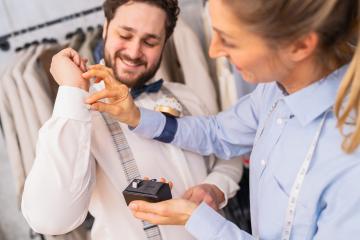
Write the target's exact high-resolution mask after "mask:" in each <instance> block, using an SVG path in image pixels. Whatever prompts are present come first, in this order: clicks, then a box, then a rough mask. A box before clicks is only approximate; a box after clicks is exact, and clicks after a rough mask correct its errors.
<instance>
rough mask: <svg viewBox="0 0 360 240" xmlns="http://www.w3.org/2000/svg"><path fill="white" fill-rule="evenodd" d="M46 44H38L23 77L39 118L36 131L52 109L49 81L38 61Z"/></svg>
mask: <svg viewBox="0 0 360 240" xmlns="http://www.w3.org/2000/svg"><path fill="white" fill-rule="evenodd" d="M47 48H48V46H46V45H40V46H38V47H37V49H36V51H35V52H34V54H33V55H32V57H31V58H30V60H29V61H28V64H27V65H26V68H25V71H24V74H23V77H24V79H26V81H25V83H26V84H27V87H28V89H29V91H30V95H31V97H32V101H33V102H34V105H35V112H36V114H37V116H38V118H39V123H40V126H37V131H38V130H39V128H40V127H41V125H42V124H44V123H45V122H46V121H47V120H48V119H49V118H50V116H51V112H52V109H53V102H52V100H51V97H50V95H49V92H50V83H49V79H48V78H47V76H46V74H45V72H44V70H43V68H42V67H41V66H40V64H39V62H38V60H37V59H38V57H39V56H40V54H41V53H42V52H43V51H44V50H46V49H47Z"/></svg>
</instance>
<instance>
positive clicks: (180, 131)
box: [133, 87, 262, 159]
mask: <svg viewBox="0 0 360 240" xmlns="http://www.w3.org/2000/svg"><path fill="white" fill-rule="evenodd" d="M261 95H262V87H258V88H257V89H256V90H255V91H254V92H253V93H252V94H250V95H247V96H245V97H243V98H241V99H240V100H239V101H238V102H237V103H236V105H235V106H234V107H232V108H230V109H229V110H227V111H225V112H221V113H219V114H218V115H215V116H209V117H183V118H179V119H177V124H176V127H177V131H171V129H170V130H169V129H164V127H165V126H170V127H171V126H172V125H173V124H166V118H165V116H163V115H162V114H161V113H156V112H152V111H150V110H145V109H141V120H140V123H139V126H138V127H137V128H135V129H134V130H133V131H134V132H135V133H137V134H139V135H141V136H143V137H147V138H157V137H159V136H160V135H161V134H162V133H163V132H164V131H165V132H174V133H175V136H174V140H173V141H172V142H171V143H172V144H174V145H176V146H178V147H180V148H182V149H185V150H189V151H193V152H196V153H199V154H201V155H210V154H215V155H217V156H218V157H220V158H222V159H229V158H232V157H234V156H240V155H243V154H245V153H248V152H250V151H251V149H252V145H253V142H254V139H255V135H256V130H257V127H258V114H259V111H260V110H259V108H260V104H261V99H262V97H261Z"/></svg>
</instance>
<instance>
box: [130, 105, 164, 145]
mask: <svg viewBox="0 0 360 240" xmlns="http://www.w3.org/2000/svg"><path fill="white" fill-rule="evenodd" d="M139 109H140V122H139V125H138V126H137V127H136V128H134V129H132V131H133V132H134V133H136V134H138V135H140V136H142V137H145V138H148V139H153V138H156V137H159V136H160V135H161V133H162V132H163V130H164V128H165V124H166V117H165V116H164V114H162V113H160V112H156V111H152V110H149V109H146V108H142V107H140V108H139Z"/></svg>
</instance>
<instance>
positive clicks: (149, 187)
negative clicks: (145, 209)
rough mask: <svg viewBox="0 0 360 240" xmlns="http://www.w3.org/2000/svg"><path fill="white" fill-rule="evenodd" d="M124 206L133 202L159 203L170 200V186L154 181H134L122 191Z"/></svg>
mask: <svg viewBox="0 0 360 240" xmlns="http://www.w3.org/2000/svg"><path fill="white" fill-rule="evenodd" d="M123 195H124V198H125V201H126V204H127V205H129V203H130V202H131V201H134V200H144V201H147V202H153V203H154V202H161V201H165V200H169V199H171V198H172V196H171V190H170V186H169V184H167V183H162V182H157V181H156V179H154V180H142V179H134V180H133V181H132V182H131V183H130V184H129V186H128V187H127V188H126V189H125V190H124V191H123Z"/></svg>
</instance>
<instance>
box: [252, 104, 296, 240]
mask: <svg viewBox="0 0 360 240" xmlns="http://www.w3.org/2000/svg"><path fill="white" fill-rule="evenodd" d="M289 116H290V113H289V111H287V110H286V109H285V107H284V102H283V101H280V102H279V104H278V106H277V109H276V110H275V111H274V112H273V113H272V114H271V116H270V117H269V119H268V120H267V123H265V127H264V129H263V132H262V134H261V136H260V137H259V139H258V142H257V144H256V148H255V149H254V154H253V158H252V159H251V163H250V169H251V170H250V173H251V174H250V184H251V185H253V186H251V189H256V190H255V191H253V192H252V194H251V195H252V196H251V201H252V202H253V203H255V204H252V207H251V211H252V215H253V221H252V226H253V231H254V234H255V235H258V234H259V233H258V226H257V224H258V221H257V219H258V208H257V207H256V206H258V204H259V203H258V201H259V196H260V193H259V189H261V187H260V186H261V184H265V183H263V182H262V180H263V178H262V176H263V174H264V171H266V169H267V168H268V165H269V164H270V163H271V161H270V160H271V153H272V151H273V149H274V148H275V146H276V144H277V143H278V142H279V139H280V137H281V135H282V133H283V130H284V128H285V127H286V124H287V122H288V120H289Z"/></svg>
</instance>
